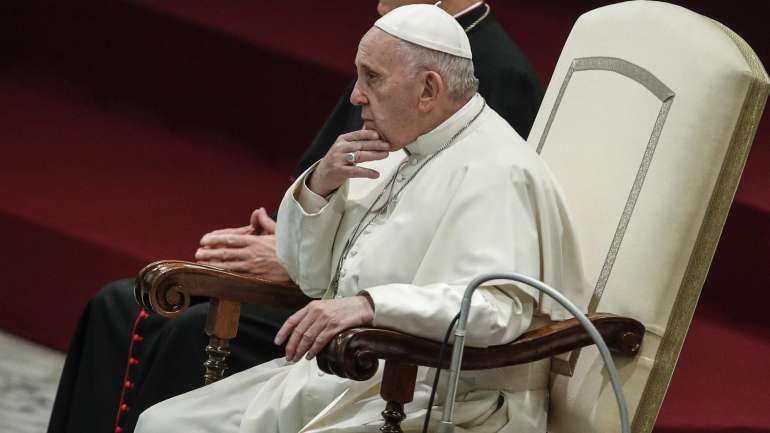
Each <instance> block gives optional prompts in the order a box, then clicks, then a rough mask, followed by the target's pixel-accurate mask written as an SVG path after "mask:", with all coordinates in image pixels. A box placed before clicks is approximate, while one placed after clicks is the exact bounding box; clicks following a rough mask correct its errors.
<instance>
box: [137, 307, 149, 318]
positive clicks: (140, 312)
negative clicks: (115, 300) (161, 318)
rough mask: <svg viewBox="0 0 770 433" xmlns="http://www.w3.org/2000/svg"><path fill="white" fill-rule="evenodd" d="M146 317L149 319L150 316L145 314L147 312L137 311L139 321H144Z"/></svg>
mask: <svg viewBox="0 0 770 433" xmlns="http://www.w3.org/2000/svg"><path fill="white" fill-rule="evenodd" d="M148 317H150V315H149V313H147V311H145V310H144V309H142V310H141V311H139V320H144V319H146V318H148Z"/></svg>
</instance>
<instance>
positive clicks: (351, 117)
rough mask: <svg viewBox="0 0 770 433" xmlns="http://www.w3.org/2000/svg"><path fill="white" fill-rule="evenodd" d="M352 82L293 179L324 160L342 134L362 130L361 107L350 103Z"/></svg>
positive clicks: (306, 152) (303, 157) (305, 155)
mask: <svg viewBox="0 0 770 433" xmlns="http://www.w3.org/2000/svg"><path fill="white" fill-rule="evenodd" d="M354 84H355V82H352V83H350V84H349V85H348V87H347V89H345V93H343V95H342V97H341V98H340V100H339V101H338V102H337V105H336V106H335V107H334V111H332V114H331V115H330V116H329V118H328V119H326V123H324V125H323V126H322V127H321V130H320V131H319V132H318V135H317V136H316V137H315V139H314V140H313V142H312V143H311V144H310V147H308V149H307V150H306V151H305V153H304V154H303V155H302V159H301V160H300V162H299V165H297V168H295V169H294V172H293V173H292V177H294V178H296V177H298V176H299V175H301V174H302V173H303V172H304V171H305V170H307V169H308V167H310V166H311V165H313V163H315V162H316V161H318V160H319V159H321V158H323V156H324V155H326V152H327V151H328V150H329V148H330V147H331V146H332V144H334V142H335V141H336V140H337V137H339V136H340V135H342V134H345V133H348V132H351V131H355V130H358V129H361V126H362V125H363V122H362V121H361V107H357V106H355V105H353V104H351V103H350V94H351V92H352V91H353V85H354Z"/></svg>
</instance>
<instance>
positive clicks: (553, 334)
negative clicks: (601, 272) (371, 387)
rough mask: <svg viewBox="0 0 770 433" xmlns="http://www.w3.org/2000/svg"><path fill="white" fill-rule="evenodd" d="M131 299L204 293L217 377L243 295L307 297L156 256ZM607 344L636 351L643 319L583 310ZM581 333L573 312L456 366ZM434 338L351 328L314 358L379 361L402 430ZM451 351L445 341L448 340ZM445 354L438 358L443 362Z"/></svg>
mask: <svg viewBox="0 0 770 433" xmlns="http://www.w3.org/2000/svg"><path fill="white" fill-rule="evenodd" d="M135 294H136V298H137V301H138V302H139V303H140V304H141V305H142V306H144V307H145V308H147V309H148V310H150V311H153V312H156V313H158V314H161V315H163V316H165V317H169V318H174V317H176V316H178V315H180V314H182V313H183V312H184V311H185V310H186V309H187V308H188V307H189V306H190V305H191V302H192V300H193V299H194V298H195V297H205V298H208V299H210V307H209V312H208V317H207V322H206V333H207V334H208V335H209V337H210V341H209V345H208V346H207V347H206V352H207V353H208V359H207V360H206V362H204V367H205V374H204V382H205V384H209V383H211V382H214V381H216V380H219V379H221V378H222V377H223V375H224V372H225V370H226V368H227V356H228V355H229V353H230V350H229V340H230V339H232V338H234V337H235V335H236V333H237V330H238V320H239V317H240V306H241V304H242V303H252V304H261V305H273V306H280V307H286V308H295V309H299V308H301V307H302V306H304V305H305V304H307V303H308V302H309V301H310V300H311V299H310V298H308V297H307V296H305V295H304V294H303V293H302V291H301V290H300V289H299V288H298V287H297V286H295V285H292V284H278V283H275V282H271V281H267V280H263V279H259V278H255V277H249V276H244V275H239V274H235V273H231V272H227V271H223V270H221V269H218V268H214V267H211V266H205V265H200V264H196V263H191V262H185V261H174V260H168V261H160V262H155V263H152V264H150V265H148V266H146V267H145V268H144V269H142V271H141V272H140V274H139V276H138V277H137V282H136V292H135ZM588 317H589V319H590V320H591V322H592V323H593V324H594V326H596V328H597V329H598V330H599V333H600V334H601V335H602V337H603V338H604V339H605V341H606V342H607V345H608V346H609V347H610V349H611V350H613V351H614V352H615V353H617V354H620V355H626V356H630V355H634V354H636V353H637V352H638V351H639V348H640V346H641V342H642V338H643V336H644V332H645V328H644V326H643V325H642V324H641V323H640V322H638V321H636V320H634V319H631V318H625V317H620V316H616V315H613V314H606V313H595V314H590V315H589V316H588ZM592 344H593V341H592V340H591V338H590V336H589V335H588V333H586V332H585V330H584V329H583V328H582V327H581V325H580V323H579V322H578V321H577V320H576V319H570V320H565V321H562V322H558V323H553V324H550V325H547V326H543V327H541V328H538V329H534V330H531V331H529V332H527V333H525V334H523V335H521V336H520V337H519V338H518V339H516V340H515V341H514V342H512V343H510V344H504V345H499V346H491V347H488V348H486V349H478V348H466V349H465V351H464V355H463V362H462V369H463V370H483V369H490V368H499V367H505V366H511V365H517V364H523V363H527V362H533V361H537V360H540V359H545V358H549V357H551V356H554V355H557V354H561V353H565V352H569V351H572V350H575V349H578V348H581V347H585V346H589V345H592ZM440 348H441V343H439V342H435V341H431V340H427V339H424V338H420V337H416V336H413V335H409V334H405V333H402V332H399V331H394V330H389V329H377V328H352V329H348V330H346V331H343V332H341V333H340V334H338V335H336V336H335V337H334V339H332V341H331V342H330V343H329V344H328V345H327V346H326V347H325V348H324V349H323V350H322V351H321V352H320V353H319V354H318V356H317V362H318V366H319V367H320V368H321V369H322V370H323V371H325V372H327V373H330V374H335V375H337V376H340V377H343V378H349V379H352V380H359V381H361V380H367V379H370V378H371V377H372V376H374V374H375V373H376V372H377V369H378V367H379V360H380V359H382V360H384V361H385V367H384V371H383V379H382V385H381V389H380V395H381V396H382V398H383V399H384V400H385V401H386V402H387V403H386V407H385V410H384V411H383V412H382V416H383V419H384V420H385V424H384V426H383V427H382V428H381V430H382V431H383V432H385V433H396V432H401V427H400V423H401V421H402V420H403V419H404V418H405V414H404V404H405V403H408V402H410V401H412V398H413V395H414V387H415V380H416V377H417V367H418V366H426V367H439V365H438V354H439V350H440ZM450 351H451V347H450ZM448 364H449V357H448V356H447V357H446V359H445V360H444V362H443V363H442V364H441V365H440V367H441V368H447V367H448Z"/></svg>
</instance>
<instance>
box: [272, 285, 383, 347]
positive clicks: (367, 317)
mask: <svg viewBox="0 0 770 433" xmlns="http://www.w3.org/2000/svg"><path fill="white" fill-rule="evenodd" d="M372 320H374V308H372V305H371V304H370V303H369V300H367V299H366V297H365V296H351V297H349V298H341V299H326V300H322V301H313V302H311V303H309V304H307V305H306V306H305V308H303V309H301V310H299V311H297V312H296V313H294V314H293V315H292V316H291V317H289V318H288V319H286V322H285V323H284V324H283V326H282V327H281V329H280V330H279V331H278V334H276V336H275V344H278V345H280V344H283V342H284V341H286V340H287V338H288V343H287V344H286V360H287V361H291V362H294V361H299V360H300V358H302V356H303V355H305V354H306V353H307V359H313V357H314V356H316V354H318V352H320V351H321V349H323V348H324V346H326V344H327V343H329V341H331V339H332V338H333V337H334V336H335V335H337V334H338V333H340V332H341V331H344V330H345V329H349V328H353V327H356V326H364V325H370V324H371V323H372Z"/></svg>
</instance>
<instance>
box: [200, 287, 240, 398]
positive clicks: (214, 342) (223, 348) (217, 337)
mask: <svg viewBox="0 0 770 433" xmlns="http://www.w3.org/2000/svg"><path fill="white" fill-rule="evenodd" d="M240 315H241V304H240V302H234V301H227V300H222V299H216V298H212V299H211V301H210V304H209V312H208V316H207V317H206V334H207V335H208V336H209V344H208V346H206V353H207V354H208V359H207V360H206V361H205V362H204V363H203V366H204V367H205V368H206V373H205V374H204V375H203V381H204V385H208V384H210V383H213V382H216V381H218V380H219V379H221V378H222V377H223V376H224V375H225V370H226V369H227V357H228V356H229V355H230V340H231V339H232V338H235V335H236V334H237V333H238V320H239V318H240Z"/></svg>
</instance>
